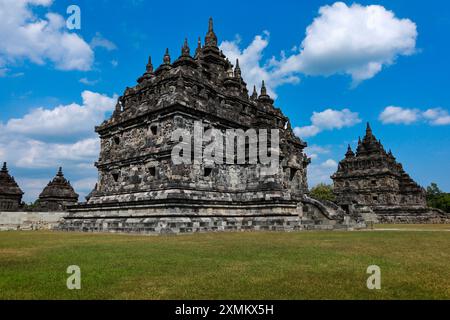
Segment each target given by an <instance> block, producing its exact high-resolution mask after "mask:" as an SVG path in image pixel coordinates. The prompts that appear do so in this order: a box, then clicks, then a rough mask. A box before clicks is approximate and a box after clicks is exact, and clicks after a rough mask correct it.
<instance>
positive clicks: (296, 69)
mask: <svg viewBox="0 0 450 320" xmlns="http://www.w3.org/2000/svg"><path fill="white" fill-rule="evenodd" d="M417 35H418V33H417V28H416V24H415V23H414V22H412V21H411V20H409V19H399V18H397V17H396V16H395V14H394V12H392V11H389V10H387V9H385V8H384V7H383V6H380V5H370V6H362V5H359V4H353V5H351V6H347V5H346V4H345V3H343V2H336V3H334V4H333V5H329V6H328V5H327V6H323V7H321V8H320V9H319V15H318V16H317V17H316V18H315V19H314V21H313V22H312V23H311V24H310V25H309V26H308V27H307V29H306V35H305V38H304V40H303V41H302V43H301V45H300V46H294V47H293V48H292V49H291V50H290V52H291V53H292V54H291V55H286V53H285V52H284V51H282V52H281V55H280V58H278V59H277V58H276V57H271V58H270V59H267V60H266V61H265V62H264V61H263V58H264V55H263V51H264V49H266V47H267V46H268V45H269V33H268V32H267V31H266V32H264V33H263V34H262V35H257V36H256V37H255V38H254V39H253V41H252V43H251V44H250V45H249V46H248V47H247V48H245V49H243V50H241V49H239V45H240V38H239V37H238V38H237V39H235V40H234V41H224V42H223V43H222V44H221V46H220V47H221V49H222V50H223V52H224V53H225V55H227V56H228V57H230V59H231V60H232V62H233V63H234V61H235V59H236V58H239V62H240V65H241V69H242V71H243V75H244V76H245V79H246V81H247V82H248V84H249V85H250V86H252V85H253V84H256V85H259V83H260V82H261V80H262V79H264V80H266V82H267V83H268V86H269V90H270V91H269V92H270V93H271V94H272V95H275V93H274V91H275V89H276V88H277V87H278V86H279V85H282V84H285V83H297V82H299V81H300V79H299V75H302V74H303V75H311V76H330V75H333V74H345V75H349V76H351V78H352V80H353V85H357V84H359V83H360V82H361V81H363V80H367V79H370V78H372V77H374V76H375V75H376V74H377V73H379V72H380V71H381V70H382V69H383V67H385V66H388V65H391V64H393V63H395V61H396V60H397V58H398V57H399V56H408V55H412V54H413V53H414V52H415V51H416V39H417ZM288 51H289V50H288ZM310 132H311V133H313V132H314V128H310Z"/></svg>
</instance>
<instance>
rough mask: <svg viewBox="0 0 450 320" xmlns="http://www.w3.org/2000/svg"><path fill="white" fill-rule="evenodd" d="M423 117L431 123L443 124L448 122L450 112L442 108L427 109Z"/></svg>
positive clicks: (449, 120) (449, 122)
mask: <svg viewBox="0 0 450 320" xmlns="http://www.w3.org/2000/svg"><path fill="white" fill-rule="evenodd" d="M422 115H423V117H424V118H425V119H426V120H428V121H429V122H430V123H431V124H432V125H435V126H444V125H448V124H450V114H449V113H448V111H447V110H444V109H442V108H434V109H428V110H427V111H425V112H424V113H423V114H422Z"/></svg>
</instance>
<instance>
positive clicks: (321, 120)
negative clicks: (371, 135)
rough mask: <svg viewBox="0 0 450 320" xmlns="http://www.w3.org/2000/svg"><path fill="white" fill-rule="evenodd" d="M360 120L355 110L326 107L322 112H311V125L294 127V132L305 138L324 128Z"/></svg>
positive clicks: (336, 126)
mask: <svg viewBox="0 0 450 320" xmlns="http://www.w3.org/2000/svg"><path fill="white" fill-rule="evenodd" d="M360 122H361V119H360V118H359V114H358V113H357V112H352V111H350V110H349V109H342V110H333V109H326V110H324V111H322V112H313V115H312V117H311V125H308V126H304V127H295V128H294V133H295V135H297V136H298V137H300V138H307V137H312V136H315V135H317V134H318V133H320V132H322V131H325V130H333V129H341V128H344V127H351V126H354V125H355V124H358V123H360Z"/></svg>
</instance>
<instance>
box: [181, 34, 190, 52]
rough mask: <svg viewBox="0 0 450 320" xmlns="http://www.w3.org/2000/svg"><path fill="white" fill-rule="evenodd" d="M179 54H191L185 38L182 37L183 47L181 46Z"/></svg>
mask: <svg viewBox="0 0 450 320" xmlns="http://www.w3.org/2000/svg"><path fill="white" fill-rule="evenodd" d="M181 55H182V56H183V57H189V56H190V55H191V49H190V48H189V44H188V40H187V38H185V39H184V43H183V47H182V48H181Z"/></svg>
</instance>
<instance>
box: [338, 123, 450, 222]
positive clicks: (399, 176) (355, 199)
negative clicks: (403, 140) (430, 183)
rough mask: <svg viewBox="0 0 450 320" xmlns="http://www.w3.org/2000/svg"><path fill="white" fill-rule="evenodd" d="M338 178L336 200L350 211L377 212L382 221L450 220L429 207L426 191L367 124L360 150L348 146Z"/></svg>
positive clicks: (440, 212)
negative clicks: (387, 150) (386, 148)
mask: <svg viewBox="0 0 450 320" xmlns="http://www.w3.org/2000/svg"><path fill="white" fill-rule="evenodd" d="M331 178H332V179H333V181H334V188H333V189H334V192H335V194H336V198H337V199H336V200H337V201H336V202H337V204H338V205H340V206H341V207H342V208H344V209H345V210H346V211H347V212H348V213H352V212H358V213H359V214H361V213H362V211H365V212H374V213H375V214H376V216H377V220H378V221H379V222H381V223H430V222H436V223H439V222H450V216H449V214H447V213H445V212H443V211H441V210H439V209H434V208H429V207H427V200H426V192H425V190H424V189H423V188H422V187H420V186H419V185H418V184H417V183H416V182H415V181H414V180H412V179H411V177H410V176H409V175H408V174H407V173H406V172H405V170H404V169H403V166H402V164H401V163H398V162H397V161H396V158H395V157H394V155H393V154H392V152H391V151H390V150H389V152H386V150H385V149H384V147H383V145H382V144H381V141H380V140H377V138H376V137H375V135H374V134H373V132H372V129H371V128H370V125H369V124H367V129H366V135H365V136H364V138H363V139H362V140H361V138H360V139H359V141H358V147H357V149H356V153H354V152H353V151H352V149H351V147H350V145H349V146H348V150H347V153H346V154H345V158H344V159H343V160H342V161H341V162H340V163H339V166H338V170H337V172H336V173H335V174H334V175H333V176H332V177H331Z"/></svg>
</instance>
